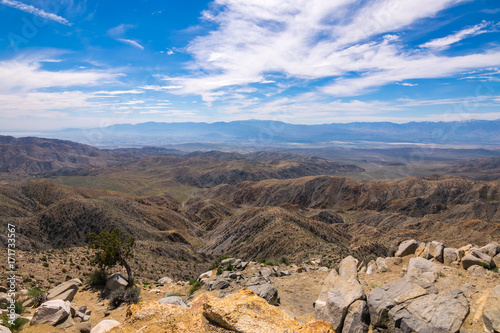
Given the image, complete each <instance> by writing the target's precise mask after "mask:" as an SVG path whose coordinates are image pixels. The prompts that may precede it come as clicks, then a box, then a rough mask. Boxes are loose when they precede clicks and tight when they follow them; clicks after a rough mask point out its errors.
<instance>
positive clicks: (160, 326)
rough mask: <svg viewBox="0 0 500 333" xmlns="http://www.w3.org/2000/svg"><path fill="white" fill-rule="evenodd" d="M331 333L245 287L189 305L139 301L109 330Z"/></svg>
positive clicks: (204, 296)
mask: <svg viewBox="0 0 500 333" xmlns="http://www.w3.org/2000/svg"><path fill="white" fill-rule="evenodd" d="M235 331H237V332H241V333H257V332H258V333H266V332H269V333H335V331H334V329H333V326H332V325H331V324H330V323H329V322H326V321H323V320H314V321H311V322H309V323H307V324H303V323H300V322H298V321H296V320H293V319H292V318H291V317H289V316H288V315H286V314H285V313H283V312H282V311H281V310H280V309H279V308H277V307H275V306H272V305H269V303H267V302H266V301H265V300H264V299H263V298H260V297H258V296H257V295H255V293H254V292H253V291H251V290H250V289H248V288H245V289H241V290H240V291H238V292H237V293H235V294H231V295H228V296H226V297H224V298H215V297H213V296H211V295H209V294H207V293H203V294H201V295H199V296H197V297H196V298H195V299H194V300H193V302H192V303H191V307H190V308H186V307H180V306H177V305H170V304H162V303H159V302H142V303H139V304H135V305H131V306H129V307H128V309H127V319H126V321H125V323H123V324H122V325H120V326H117V327H115V328H113V329H112V330H110V332H112V333H132V332H134V333H135V332H141V333H167V332H168V333H180V332H183V333H209V332H219V333H225V332H235Z"/></svg>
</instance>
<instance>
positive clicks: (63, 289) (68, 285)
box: [47, 280, 81, 302]
mask: <svg viewBox="0 0 500 333" xmlns="http://www.w3.org/2000/svg"><path fill="white" fill-rule="evenodd" d="M79 285H81V281H75V280H69V281H66V282H63V283H61V284H60V285H58V286H56V287H54V288H52V289H50V290H49V292H48V295H47V299H49V300H51V299H60V300H63V301H69V302H71V301H72V300H73V298H74V297H75V295H76V293H77V292H78V286H79Z"/></svg>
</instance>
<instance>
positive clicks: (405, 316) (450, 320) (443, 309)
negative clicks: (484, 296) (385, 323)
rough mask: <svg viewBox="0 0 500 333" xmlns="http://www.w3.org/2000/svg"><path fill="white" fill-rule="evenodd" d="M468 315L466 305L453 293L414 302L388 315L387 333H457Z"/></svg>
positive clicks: (467, 303)
mask: <svg viewBox="0 0 500 333" xmlns="http://www.w3.org/2000/svg"><path fill="white" fill-rule="evenodd" d="M468 313H469V302H468V301H467V298H466V297H465V295H464V294H463V293H462V291H460V290H457V289H451V290H446V291H444V292H442V293H440V294H435V295H427V296H423V297H419V298H416V299H414V300H411V301H409V302H408V303H404V304H400V305H397V306H395V307H394V308H392V309H391V310H390V311H389V319H390V322H391V325H390V328H389V331H391V329H392V331H396V329H399V331H398V332H405V333H406V332H408V333H411V332H416V333H434V332H436V333H439V332H442V333H445V332H457V331H458V330H459V328H460V326H461V325H462V323H463V321H464V319H465V317H466V316H467V314H468Z"/></svg>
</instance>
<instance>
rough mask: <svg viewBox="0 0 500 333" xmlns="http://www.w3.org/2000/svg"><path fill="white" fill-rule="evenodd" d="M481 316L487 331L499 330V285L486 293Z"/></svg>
mask: <svg viewBox="0 0 500 333" xmlns="http://www.w3.org/2000/svg"><path fill="white" fill-rule="evenodd" d="M482 317H483V322H484V326H485V327H486V328H487V329H488V331H489V332H500V285H498V286H496V287H495V288H493V289H492V290H491V291H490V293H489V294H488V298H487V299H486V303H485V305H484V308H483V314H482Z"/></svg>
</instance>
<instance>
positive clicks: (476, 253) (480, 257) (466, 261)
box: [462, 249, 496, 269]
mask: <svg viewBox="0 0 500 333" xmlns="http://www.w3.org/2000/svg"><path fill="white" fill-rule="evenodd" d="M472 265H479V266H481V265H488V266H490V267H496V265H495V262H494V261H493V259H491V257H490V256H489V255H487V254H485V253H483V252H482V251H480V250H478V249H472V250H471V252H470V253H469V254H467V255H466V256H465V257H463V258H462V267H463V268H464V269H468V268H469V267H470V266H472Z"/></svg>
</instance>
